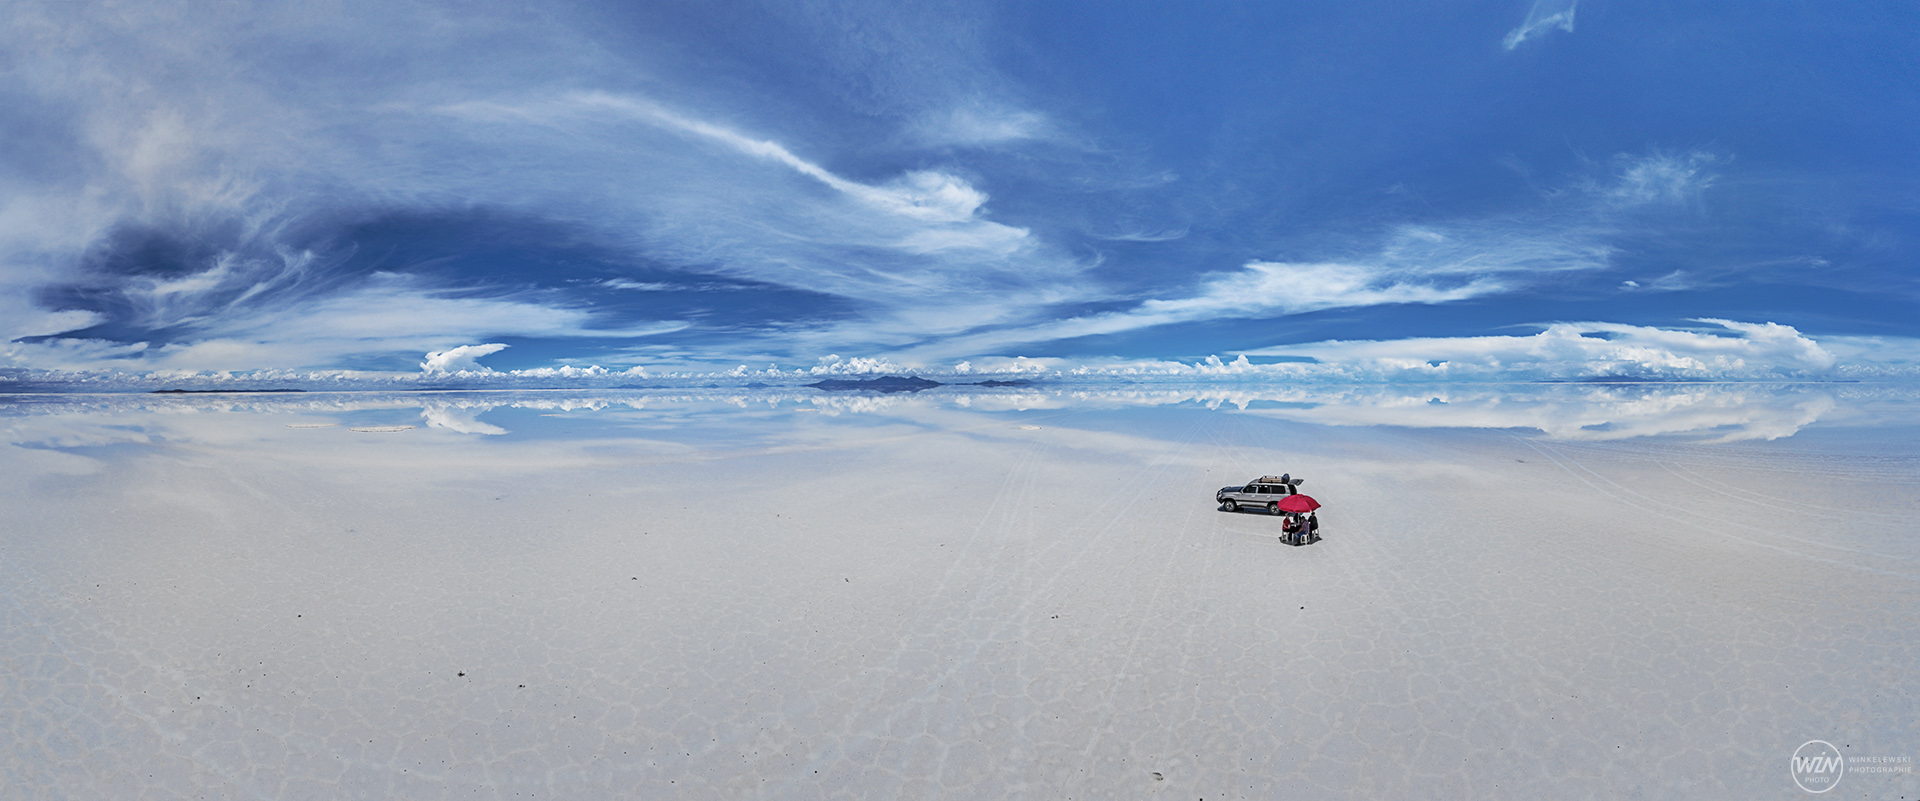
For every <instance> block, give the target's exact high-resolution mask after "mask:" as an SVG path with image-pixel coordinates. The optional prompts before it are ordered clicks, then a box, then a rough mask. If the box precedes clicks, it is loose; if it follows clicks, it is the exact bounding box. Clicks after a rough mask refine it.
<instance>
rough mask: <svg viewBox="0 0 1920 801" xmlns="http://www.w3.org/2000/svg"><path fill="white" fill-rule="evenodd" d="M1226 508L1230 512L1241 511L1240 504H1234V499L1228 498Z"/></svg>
mask: <svg viewBox="0 0 1920 801" xmlns="http://www.w3.org/2000/svg"><path fill="white" fill-rule="evenodd" d="M1226 508H1227V511H1229V512H1238V511H1240V504H1237V503H1234V502H1233V499H1232V498H1228V499H1227V504H1226Z"/></svg>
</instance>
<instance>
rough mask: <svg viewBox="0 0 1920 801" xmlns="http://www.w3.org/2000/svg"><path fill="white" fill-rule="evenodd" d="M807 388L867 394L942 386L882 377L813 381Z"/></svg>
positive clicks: (889, 376)
mask: <svg viewBox="0 0 1920 801" xmlns="http://www.w3.org/2000/svg"><path fill="white" fill-rule="evenodd" d="M807 386H810V387H813V388H814V389H820V390H826V391H827V392H846V391H862V390H864V391H867V392H919V391H920V390H923V389H932V388H934V387H938V386H944V385H943V384H941V383H940V382H938V381H928V380H927V379H924V378H920V377H917V376H915V377H906V376H897V375H883V376H881V377H879V378H869V379H867V380H865V381H859V380H854V379H847V378H829V379H826V380H824V381H815V382H813V383H811V384H808V385H807Z"/></svg>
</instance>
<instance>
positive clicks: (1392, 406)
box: [0, 384, 1920, 442]
mask: <svg viewBox="0 0 1920 801" xmlns="http://www.w3.org/2000/svg"><path fill="white" fill-rule="evenodd" d="M1181 406H1190V407H1203V408H1205V409H1208V410H1213V411H1218V412H1223V413H1239V414H1252V415H1260V416H1264V417H1271V418H1278V419H1284V420H1290V421H1294V422H1300V423H1310V424H1316V425H1326V426H1392V427H1400V428H1461V429H1518V430H1531V431H1534V432H1538V433H1539V434H1540V435H1544V436H1545V437H1547V438H1549V439H1555V440H1573V441H1602V440H1618V439H1628V438H1635V437H1650V436H1677V437H1684V438H1690V439H1697V440H1705V441H1717V442H1731V441H1739V440H1774V439H1779V438H1782V437H1790V436H1793V435H1794V434H1796V433H1798V432H1800V431H1801V430H1802V429H1805V428H1807V427H1808V426H1814V425H1822V424H1825V425H1845V426H1885V425H1908V424H1912V423H1914V422H1920V388H1917V387H1909V386H1904V385H1844V384H1626V385H1592V384H1516V385H1464V386H1446V385H1435V386H1386V385H1340V386H1284V385H1277V386H1241V385H1227V386H1223V385H1140V384H1135V385H1126V384H1110V385H1101V384H1052V385H1049V384H1037V385H1034V386H1029V387H1018V388H978V387H964V386H962V387H941V388H938V389H935V390H930V391H925V392H919V393H911V394H909V393H900V394H878V393H864V392H823V391H819V390H814V389H810V388H806V387H770V388H721V389H694V390H687V389H674V390H613V391H608V390H580V391H572V390H513V391H473V392H340V393H333V392H315V393H284V394H282V393H273V394H265V393H262V394H245V393H232V394H206V395H167V396H156V395H105V394H103V395H11V396H0V417H44V416H76V415H78V416H89V417H91V416H97V415H125V414H132V413H153V414H157V415H161V416H162V417H164V416H167V415H181V414H218V413H229V412H235V413H251V414H277V415H303V416H333V417H337V418H338V420H336V421H335V422H339V423H343V424H346V425H349V426H363V427H364V426H369V425H384V426H388V427H392V426H396V425H406V424H411V425H414V426H415V427H419V428H426V429H432V430H439V431H446V432H453V433H459V434H474V435H484V436H500V435H507V434H518V435H522V436H536V437H537V436H541V435H543V434H559V433H562V432H563V430H566V427H564V426H559V425H556V424H555V423H553V422H550V420H552V419H553V418H565V419H567V420H570V421H574V422H575V423H576V424H577V423H578V422H580V421H585V420H593V421H599V422H602V423H606V424H611V425H643V426H644V425H647V424H648V423H654V424H664V423H672V424H674V427H680V426H685V427H686V428H687V431H686V433H687V434H692V435H698V434H710V433H712V430H713V429H714V428H715V427H727V426H731V425H737V424H741V423H746V422H748V421H752V420H760V419H764V418H768V417H774V416H779V415H784V414H791V413H795V412H817V413H821V414H822V415H824V416H826V417H840V416H850V417H855V418H858V417H869V418H875V419H893V420H908V419H914V418H917V417H920V416H922V415H924V414H928V413H935V412H941V411H948V412H954V411H960V412H974V413H987V414H992V413H1004V412H1037V411H1060V412H1073V411H1096V410H1119V409H1128V408H1167V407H1181ZM528 412H532V413H534V414H533V415H529V414H527V413H528ZM308 425H311V424H308ZM582 433H583V432H581V431H579V430H578V429H577V427H576V428H574V429H571V430H566V435H567V436H570V437H572V436H579V435H581V434H582ZM109 438H113V437H109ZM676 438H678V437H676ZM688 438H693V437H688ZM16 441H17V440H16Z"/></svg>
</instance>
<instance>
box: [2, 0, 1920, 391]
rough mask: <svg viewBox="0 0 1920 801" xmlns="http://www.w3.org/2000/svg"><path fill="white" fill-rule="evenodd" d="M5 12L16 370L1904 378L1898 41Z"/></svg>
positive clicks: (7, 223)
mask: <svg viewBox="0 0 1920 801" xmlns="http://www.w3.org/2000/svg"><path fill="white" fill-rule="evenodd" d="M4 13H5V14H6V15H8V16H9V17H10V19H8V21H7V24H6V25H5V26H4V31H0V71H4V74H5V80H4V81H0V137H4V141H5V145H6V146H5V147H3V148H0V327H4V328H6V329H7V330H5V331H0V334H4V335H5V339H6V340H7V342H6V344H5V345H4V350H0V368H6V369H8V370H9V371H10V373H9V374H11V375H16V376H20V375H43V376H44V375H57V374H60V373H62V372H74V371H77V372H90V373H96V374H97V373H118V374H154V373H158V374H165V375H171V374H179V373H183V372H194V371H219V372H229V371H238V372H241V373H248V372H249V371H252V372H253V373H256V374H257V373H259V371H307V374H316V375H317V374H322V373H329V372H332V373H339V372H340V371H361V372H369V373H381V372H386V373H395V374H414V373H421V372H422V371H423V370H424V371H425V372H426V373H445V372H456V371H460V370H466V371H469V372H478V371H500V372H502V373H509V372H511V371H515V370H519V371H533V372H532V373H527V374H531V375H549V376H550V375H554V373H553V371H554V370H556V369H558V368H581V367H586V366H588V365H598V366H601V367H603V368H604V369H605V370H607V371H612V372H620V371H628V370H632V371H634V374H659V373H663V372H668V371H674V370H683V371H684V370H720V369H726V368H731V367H735V366H737V365H748V366H750V367H751V368H753V369H756V370H761V369H766V368H768V367H769V366H772V367H775V368H778V369H782V370H786V371H792V370H796V369H799V370H807V369H820V370H839V369H842V368H844V369H845V370H848V371H859V370H870V369H901V368H915V369H922V370H927V371H930V372H942V371H952V370H954V369H956V368H957V366H960V365H965V366H966V369H973V370H986V369H1000V368H1005V367H1010V366H1033V365H1041V366H1046V367H1052V368H1064V367H1073V366H1078V367H1082V368H1086V367H1089V366H1091V367H1094V368H1099V369H1124V368H1128V367H1130V366H1132V367H1137V366H1141V365H1146V366H1153V365H1199V366H1200V367H1199V368H1196V369H1206V368H1207V367H1208V366H1209V365H1212V364H1214V362H1209V361H1206V360H1207V359H1208V357H1218V363H1219V364H1220V365H1222V369H1225V370H1227V371H1228V372H1232V371H1233V370H1234V369H1236V368H1232V367H1231V365H1240V367H1239V368H1237V369H1238V370H1239V371H1240V372H1242V373H1247V374H1259V373H1261V372H1262V371H1263V369H1267V367H1268V366H1270V365H1272V366H1273V367H1271V368H1270V370H1268V371H1269V372H1272V371H1279V372H1277V373H1275V374H1276V375H1281V376H1285V375H1295V374H1298V371H1301V370H1305V369H1307V368H1303V367H1300V366H1299V365H1302V364H1309V365H1326V366H1327V367H1325V368H1324V370H1323V372H1326V373H1327V374H1329V375H1335V376H1341V377H1351V378H1369V377H1381V376H1384V375H1387V374H1388V373H1395V371H1398V372H1397V373H1395V374H1407V375H1412V374H1418V375H1421V376H1423V377H1429V378H1432V377H1440V378H1445V377H1448V376H1449V375H1454V376H1459V377H1467V376H1472V377H1500V376H1503V375H1511V376H1517V377H1540V376H1548V377H1580V376H1583V375H1592V374H1659V375H1668V374H1671V375H1687V376H1692V377H1767V376H1814V375H1837V374H1839V373H1836V372H1835V371H1844V370H1846V369H1847V368H1849V367H1852V368H1854V369H1855V372H1854V373H1848V374H1849V375H1872V374H1875V373H1874V372H1873V370H1872V369H1869V368H1868V367H1862V365H1867V366H1872V365H1879V366H1882V367H1886V366H1889V365H1891V366H1892V367H1891V368H1890V369H1894V370H1895V371H1896V372H1897V371H1899V370H1907V371H1909V372H1910V371H1911V369H1912V367H1913V365H1914V364H1915V363H1916V359H1915V354H1916V353H1920V348H1916V346H1915V342H1916V337H1917V336H1920V324H1917V323H1916V315H1915V314H1914V311H1915V310H1916V309H1920V305H1917V304H1916V301H1920V281H1917V280H1916V270H1915V267H1914V265H1915V263H1916V256H1920V241H1916V232H1920V194H1917V193H1916V188H1917V187H1916V184H1917V183H1920V155H1916V148H1915V147H1914V146H1913V143H1914V142H1915V141H1920V94H1917V93H1915V92H1914V91H1913V87H1914V86H1915V85H1916V79H1917V78H1920V64H1917V63H1916V62H1920V15H1914V14H1913V13H1912V10H1911V7H1910V6H1909V5H1905V4H1894V3H1887V4H1869V3H1847V4H1770V5H1754V4H1748V3H1738V4H1736V3H1727V4H1719V5H1715V4H1704V3H1703V4H1684V5H1674V4H1660V3H1629V2H1594V1H1592V0H1588V2H1580V3H1578V4H1577V5H1575V4H1574V3H1571V2H1545V1H1544V0H1543V2H1538V3H1527V2H1506V1H1504V0H1503V1H1502V2H1481V3H1444V4H1407V3H1354V2H1343V3H1271V4H1202V3H1179V4H1124V3H1112V2H1101V3H1084V4H1075V3H1011V4H1005V5H994V4H988V3H951V4H946V3H902V2H885V3H804V4H803V3H769V4H755V3H735V2H709V3H646V4H627V3H619V4H605V5H594V4H586V5H564V4H554V5H552V6H542V7H541V9H540V10H528V9H527V8H525V7H523V6H521V5H502V6H490V5H487V4H462V5H459V6H421V5H407V4H400V3H378V4H352V3H347V4H340V5H333V6H327V7H326V8H325V9H324V10H322V9H318V8H317V7H315V8H310V7H305V6H302V7H285V6H279V5H270V6H259V7H250V6H247V5H244V4H236V5H226V4H222V5H213V4H188V5H181V6H166V7H146V6H134V7H108V6H100V5H96V4H67V3H57V4H56V3H46V4H32V3H25V4H14V5H12V6H9V7H8V9H7V10H6V11H5V12H4ZM429 354H437V355H434V356H429ZM1449 370H1452V371H1453V373H1451V374H1449V373H1448V372H1447V371H1449ZM1286 371H1294V372H1292V373H1288V372H1286ZM356 374H359V373H356Z"/></svg>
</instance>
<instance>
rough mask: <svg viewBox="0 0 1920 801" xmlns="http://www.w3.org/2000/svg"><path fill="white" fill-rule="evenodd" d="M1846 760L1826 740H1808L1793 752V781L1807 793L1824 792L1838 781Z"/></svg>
mask: <svg viewBox="0 0 1920 801" xmlns="http://www.w3.org/2000/svg"><path fill="white" fill-rule="evenodd" d="M1846 772H1847V761H1846V760H1845V759H1844V758H1842V757H1841V756H1840V749H1838V748H1835V747H1833V743H1830V742H1827V741H1826V740H1808V741H1806V742H1805V743H1804V744H1802V745H1801V746H1800V748H1799V749H1797V750H1795V751H1794V752H1793V783H1794V784H1797V785H1800V789H1802V790H1805V791H1807V792H1809V793H1824V792H1826V791H1828V790H1831V789H1833V788H1834V786H1835V785H1838V784H1839V783H1840V777H1841V776H1842V775H1844V774H1845V773H1846Z"/></svg>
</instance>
